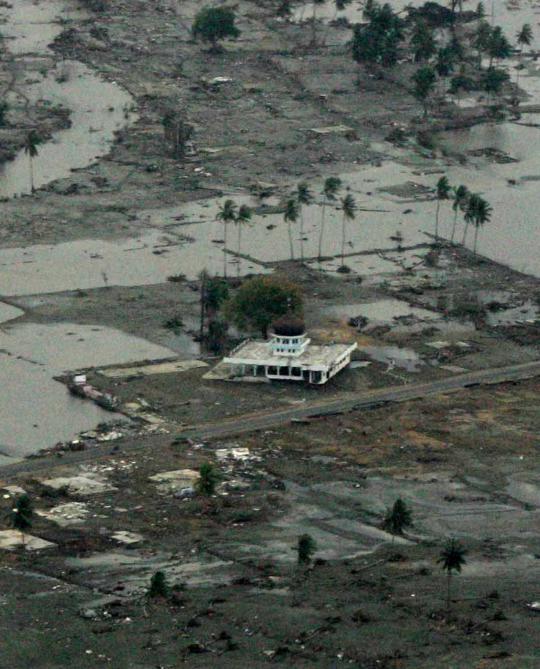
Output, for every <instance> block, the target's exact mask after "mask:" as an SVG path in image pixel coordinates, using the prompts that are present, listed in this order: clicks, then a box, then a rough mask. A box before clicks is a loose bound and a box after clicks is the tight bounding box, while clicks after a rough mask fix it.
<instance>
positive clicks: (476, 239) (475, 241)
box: [473, 225, 479, 255]
mask: <svg viewBox="0 0 540 669" xmlns="http://www.w3.org/2000/svg"><path fill="white" fill-rule="evenodd" d="M478 228H479V226H478V225H475V226H474V246H473V249H474V255H476V249H477V246H478Z"/></svg>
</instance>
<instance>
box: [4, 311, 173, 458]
mask: <svg viewBox="0 0 540 669" xmlns="http://www.w3.org/2000/svg"><path fill="white" fill-rule="evenodd" d="M173 355H174V352H173V351H170V350H169V349H167V348H164V347H162V346H156V345H154V344H151V343H149V342H147V341H144V340H143V339H139V338H138V337H132V336H130V335H127V334H124V333H123V332H119V331H117V330H114V329H111V328H105V327H101V326H90V325H77V324H73V323H58V324H54V325H38V324H33V323H24V324H13V325H4V326H3V327H2V328H1V329H0V363H1V364H0V387H2V388H3V391H2V394H1V395H0V455H8V456H11V457H22V456H25V455H29V454H30V453H33V452H36V451H38V450H39V449H41V448H46V447H49V446H53V445H54V444H55V443H56V442H58V441H64V440H68V439H73V438H74V437H75V436H76V435H77V434H78V433H79V432H81V431H83V430H89V429H93V428H94V427H95V426H96V425H97V424H98V423H99V422H103V421H108V420H111V419H115V418H116V419H117V418H119V416H118V415H117V414H111V413H110V412H107V411H104V410H103V409H100V408H99V407H98V406H96V405H95V404H93V403H92V402H89V401H87V400H81V399H78V398H74V397H72V396H71V395H70V394H69V392H68V390H67V388H66V387H65V386H64V385H63V384H61V383H59V382H58V381H55V380H54V378H53V377H54V376H58V375H60V374H62V373H63V372H66V371H75V370H78V369H84V368H87V367H94V366H102V365H112V364H123V363H128V362H136V361H138V360H145V359H152V360H153V359H164V358H169V357H171V356H173Z"/></svg>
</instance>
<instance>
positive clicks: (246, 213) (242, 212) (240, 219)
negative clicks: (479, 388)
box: [234, 204, 253, 277]
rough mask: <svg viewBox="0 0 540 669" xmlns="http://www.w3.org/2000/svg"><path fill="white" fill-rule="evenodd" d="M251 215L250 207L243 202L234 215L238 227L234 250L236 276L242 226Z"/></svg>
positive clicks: (246, 223) (237, 274) (239, 258)
mask: <svg viewBox="0 0 540 669" xmlns="http://www.w3.org/2000/svg"><path fill="white" fill-rule="evenodd" d="M252 216H253V212H252V210H251V208H250V207H248V205H247V204H243V205H241V206H240V209H239V210H238V214H237V215H236V218H235V220H234V222H235V223H236V225H237V227H238V239H237V246H236V251H237V255H238V265H237V266H236V276H237V277H239V276H240V269H241V268H240V263H241V262H242V258H241V256H240V252H241V247H242V228H243V227H244V225H248V223H249V222H250V221H251V219H252Z"/></svg>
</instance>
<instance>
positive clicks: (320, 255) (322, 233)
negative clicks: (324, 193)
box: [318, 202, 326, 260]
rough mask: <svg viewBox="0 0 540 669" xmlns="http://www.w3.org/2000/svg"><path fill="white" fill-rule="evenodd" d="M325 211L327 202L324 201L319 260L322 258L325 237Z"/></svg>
mask: <svg viewBox="0 0 540 669" xmlns="http://www.w3.org/2000/svg"><path fill="white" fill-rule="evenodd" d="M325 213H326V202H323V206H322V216H321V230H320V232H319V254H318V258H319V260H320V259H321V258H322V246H323V237H324V223H325V220H324V218H325Z"/></svg>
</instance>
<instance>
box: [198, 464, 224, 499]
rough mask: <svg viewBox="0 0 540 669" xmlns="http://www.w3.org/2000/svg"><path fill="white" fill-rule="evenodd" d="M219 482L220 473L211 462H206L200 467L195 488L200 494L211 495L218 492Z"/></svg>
mask: <svg viewBox="0 0 540 669" xmlns="http://www.w3.org/2000/svg"><path fill="white" fill-rule="evenodd" d="M218 483H219V474H218V472H217V470H216V468H215V467H214V465H213V464H212V463H211V462H204V463H203V464H202V465H201V466H200V468H199V478H198V479H197V481H196V483H195V489H196V490H197V492H198V493H199V495H204V496H205V497H211V496H212V495H213V494H214V493H215V492H216V486H217V484H218Z"/></svg>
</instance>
